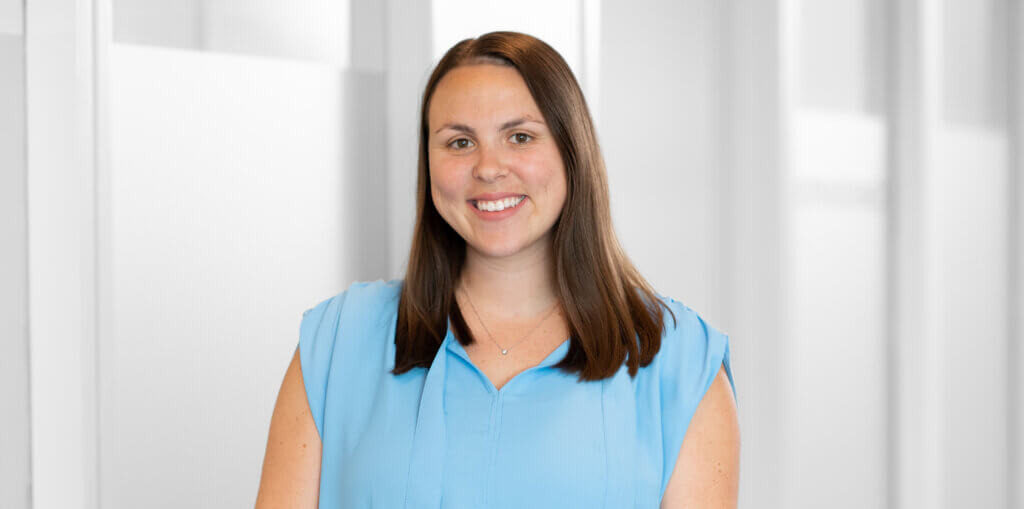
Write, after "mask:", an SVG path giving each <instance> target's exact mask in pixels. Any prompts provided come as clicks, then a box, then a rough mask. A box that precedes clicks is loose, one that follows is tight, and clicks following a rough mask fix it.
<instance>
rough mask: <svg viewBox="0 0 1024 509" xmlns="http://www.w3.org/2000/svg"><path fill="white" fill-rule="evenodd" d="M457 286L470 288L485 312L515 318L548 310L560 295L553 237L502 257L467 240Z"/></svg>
mask: <svg viewBox="0 0 1024 509" xmlns="http://www.w3.org/2000/svg"><path fill="white" fill-rule="evenodd" d="M457 286H461V287H462V288H463V289H464V290H465V291H467V292H469V295H470V299H472V301H473V305H474V306H475V307H476V309H477V310H479V311H480V313H482V314H484V315H486V316H495V317H506V318H508V319H514V318H516V317H532V316H536V315H538V314H541V313H545V312H547V311H548V310H549V309H551V306H553V305H554V303H555V302H556V299H557V295H558V293H557V291H556V290H555V288H556V284H555V264H554V260H553V259H552V257H551V245H550V240H549V241H548V242H546V243H545V242H543V241H542V242H536V243H535V244H534V245H532V246H530V247H528V248H526V249H523V250H522V251H520V252H519V253H516V254H514V255H511V256H506V257H501V258H494V257H490V256H487V255H485V254H483V253H481V252H479V251H477V250H476V249H473V248H472V247H471V246H469V245H468V244H467V246H466V262H465V264H464V265H463V267H462V274H461V278H460V282H459V283H458V284H457Z"/></svg>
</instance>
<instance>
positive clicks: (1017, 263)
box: [1007, 2, 1024, 509]
mask: <svg viewBox="0 0 1024 509" xmlns="http://www.w3.org/2000/svg"><path fill="white" fill-rule="evenodd" d="M1010 5H1011V7H1012V8H1011V10H1010V13H1009V14H1010V15H1009V16H1008V18H1007V19H1008V24H1009V26H1010V30H1009V34H1010V37H1009V41H1008V44H1009V46H1010V50H1009V52H1008V54H1009V56H1010V59H1009V62H1010V73H1009V76H1010V80H1009V83H1010V86H1009V87H1008V90H1009V91H1010V94H1009V101H1010V108H1008V109H1009V111H1010V112H1011V113H1010V115H1011V118H1010V126H1011V128H1012V130H1011V140H1010V143H1011V153H1012V156H1013V157H1012V160H1011V161H1010V164H1011V167H1010V176H1011V185H1012V186H1013V187H1012V189H1011V192H1012V193H1013V201H1012V204H1013V207H1014V208H1013V215H1012V216H1011V218H1010V221H1011V227H1012V231H1011V236H1010V238H1011V240H1012V242H1014V244H1012V245H1011V249H1010V260H1011V263H1012V266H1011V270H1012V274H1014V280H1013V282H1012V286H1011V288H1012V289H1013V290H1014V293H1013V294H1011V296H1010V301H1009V303H1010V316H1011V319H1012V320H1011V322H1010V327H1011V334H1012V336H1011V337H1010V342H1011V343H1010V347H1011V348H1010V352H1011V355H1012V356H1011V357H1009V358H1008V360H1007V364H1009V368H1010V369H1009V375H1010V382H1011V386H1010V391H1011V392H1010V394H1011V396H1012V397H1011V399H1010V400H1009V401H1010V419H1009V429H1010V436H1009V439H1010V445H1011V448H1010V455H1011V456H1010V459H1011V461H1010V469H1009V472H1008V474H1009V477H1008V483H1009V486H1010V490H1009V494H1008V497H1009V504H1008V506H1009V507H1011V508H1014V509H1020V508H1024V373H1021V370H1020V367H1021V366H1024V5H1022V3H1021V2H1012V3H1011V4H1010ZM1014 368H1016V369H1014Z"/></svg>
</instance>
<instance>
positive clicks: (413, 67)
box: [382, 0, 435, 278]
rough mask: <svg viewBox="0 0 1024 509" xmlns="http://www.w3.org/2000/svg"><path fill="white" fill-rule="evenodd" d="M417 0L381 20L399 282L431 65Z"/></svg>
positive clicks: (426, 8) (394, 271) (396, 5)
mask: <svg viewBox="0 0 1024 509" xmlns="http://www.w3.org/2000/svg"><path fill="white" fill-rule="evenodd" d="M432 3H433V2H422V1H417V0H397V1H394V2H387V8H386V10H385V12H384V20H385V23H386V24H387V27H388V28H387V41H386V43H385V54H384V61H385V68H386V72H385V76H386V77H385V80H386V83H385V85H386V92H385V97H386V99H385V101H386V107H387V117H386V118H385V125H387V126H388V130H387V140H386V143H387V146H386V157H387V159H386V165H387V169H388V170H387V179H388V203H389V204H391V206H390V207H388V209H387V211H386V212H384V211H382V214H385V215H386V216H387V221H388V222H387V225H388V229H387V232H388V235H389V243H388V251H389V254H390V256H389V259H390V272H389V274H390V275H389V276H388V277H390V278H395V277H403V276H404V275H405V268H406V264H407V263H408V259H409V246H410V243H411V242H412V228H413V221H414V220H415V217H416V212H415V207H414V206H411V205H408V204H409V203H410V201H411V200H413V199H414V198H415V196H416V171H417V169H416V161H417V151H418V150H419V110H420V99H421V95H422V94H423V88H424V87H425V86H426V84H427V78H429V77H430V70H431V67H432V66H433V64H434V63H435V62H434V60H433V36H432V34H433V18H432V14H431V4H432Z"/></svg>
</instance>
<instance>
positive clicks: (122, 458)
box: [101, 45, 386, 509]
mask: <svg viewBox="0 0 1024 509" xmlns="http://www.w3.org/2000/svg"><path fill="white" fill-rule="evenodd" d="M112 71H113V74H112V83H111V98H112V105H111V106H112V110H111V111H112V113H111V115H112V117H111V137H112V142H113V150H112V159H111V172H112V174H111V181H110V190H109V199H110V221H111V235H110V259H111V260H110V265H111V267H112V271H113V272H112V274H111V292H110V309H109V313H110V319H109V322H110V328H109V330H108V331H107V334H106V335H105V336H104V337H103V350H102V354H103V355H102V368H103V371H102V375H103V377H102V387H103V394H102V395H103V398H102V401H103V407H102V412H103V430H102V431H103V437H104V440H103V444H104V449H103V451H102V452H103V454H102V457H101V458H102V460H103V465H102V466H103V470H102V472H103V478H102V479H103V493H104V507H105V508H115V509H116V508H134V507H150V508H161V507H166V508H170V507H210V508H213V507H238V506H245V505H251V504H252V501H253V500H254V499H255V495H256V488H257V486H258V482H259V469H260V465H261V463H262V461H261V460H262V455H263V452H264V450H265V446H266V438H267V435H266V433H267V426H268V424H269V422H270V415H271V411H272V409H273V404H274V397H275V395H276V393H277V389H278V387H279V386H280V381H281V377H282V376H283V374H284V370H285V367H286V366H287V363H288V360H289V359H290V357H291V354H292V352H294V349H295V347H296V344H297V341H298V325H299V321H300V318H301V313H302V311H303V310H305V309H307V308H309V307H311V306H313V305H314V304H316V303H317V302H319V301H320V300H322V299H324V298H327V297H329V296H331V295H333V294H335V293H337V292H339V291H341V290H342V289H343V288H344V287H345V286H347V284H348V283H349V282H351V281H352V280H355V279H363V280H366V279H376V278H379V277H382V275H383V273H384V271H385V270H386V267H385V263H386V261H385V260H382V259H381V257H379V256H378V254H379V253H380V252H381V250H382V246H383V245H384V244H385V243H386V237H385V233H384V229H383V227H384V225H383V219H382V218H381V217H379V216H377V215H376V214H371V213H367V211H376V210H380V208H381V206H380V204H381V203H383V202H385V196H386V188H385V182H384V179H383V178H381V176H382V175H383V158H382V156H381V154H382V152H383V136H382V134H383V127H382V125H381V124H380V120H379V116H376V115H379V112H378V111H376V107H375V105H379V104H381V103H382V100H383V94H382V91H383V82H382V79H381V77H380V75H373V74H365V73H346V72H343V71H340V70H338V69H337V68H336V67H335V66H333V65H321V64H309V63H301V62H294V61H282V60H275V59H259V58H252V57H239V56H232V55H222V54H214V53H205V52H193V51H179V50H172V49H163V48H155V47H146V46H132V45H116V46H115V48H114V52H113V61H112ZM353 239H358V242H356V241H354V240H353ZM168 488H173V489H170V490H169V491H168ZM155 493H159V496H154V494H155Z"/></svg>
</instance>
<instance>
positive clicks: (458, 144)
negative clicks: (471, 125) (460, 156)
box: [448, 138, 473, 150]
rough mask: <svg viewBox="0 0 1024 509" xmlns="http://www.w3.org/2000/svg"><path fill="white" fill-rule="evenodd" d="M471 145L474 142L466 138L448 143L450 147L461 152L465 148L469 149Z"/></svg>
mask: <svg viewBox="0 0 1024 509" xmlns="http://www.w3.org/2000/svg"><path fill="white" fill-rule="evenodd" d="M470 143H473V142H471V141H469V140H467V139H466V138H459V139H457V140H452V141H450V142H449V143H448V146H449V147H453V148H455V149H456V150H459V149H463V148H468V147H469V144H470Z"/></svg>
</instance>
